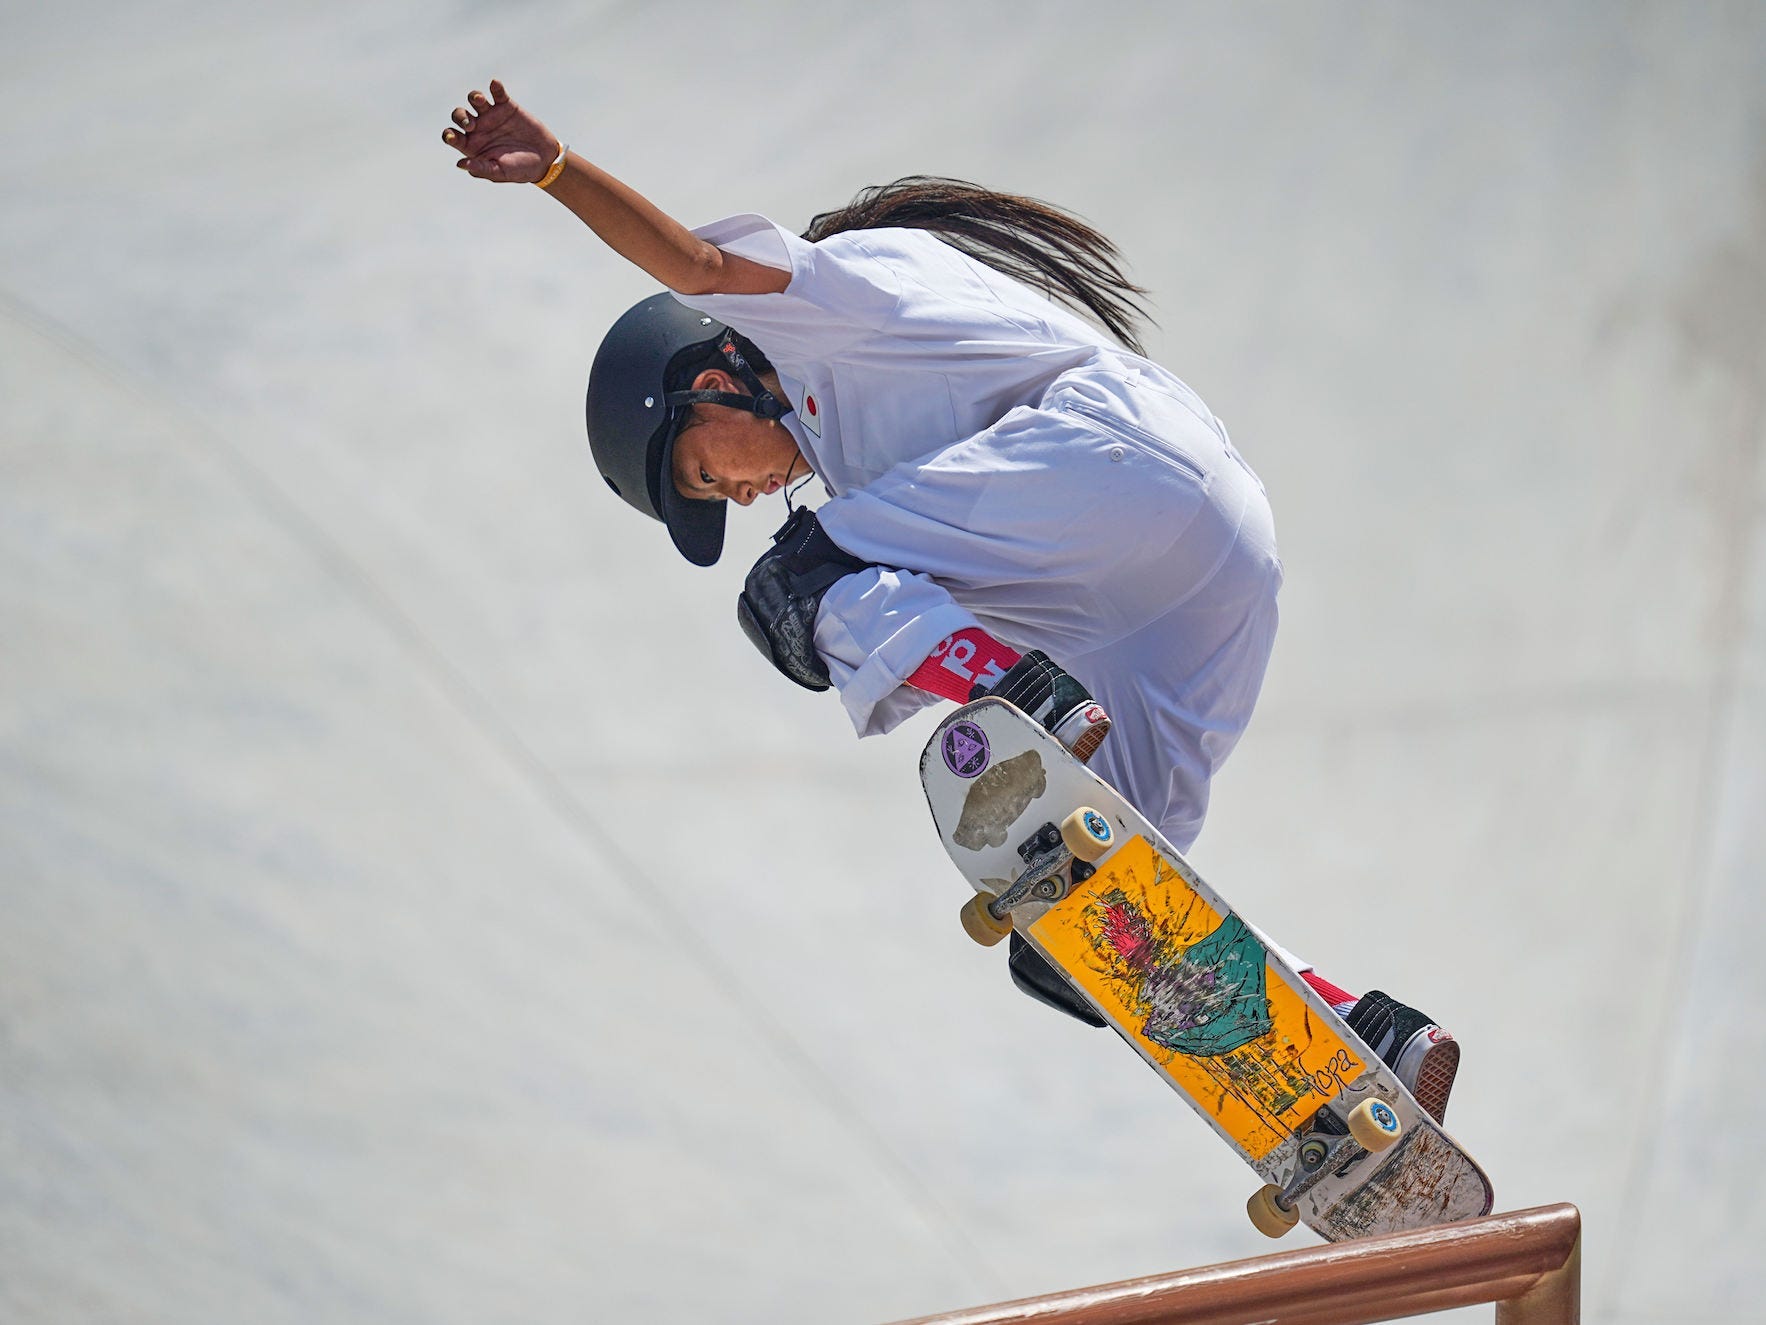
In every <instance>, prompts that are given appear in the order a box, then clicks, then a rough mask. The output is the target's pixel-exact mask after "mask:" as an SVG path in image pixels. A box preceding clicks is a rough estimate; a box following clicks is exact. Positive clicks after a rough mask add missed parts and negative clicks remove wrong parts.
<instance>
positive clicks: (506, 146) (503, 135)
mask: <svg viewBox="0 0 1766 1325" xmlns="http://www.w3.org/2000/svg"><path fill="white" fill-rule="evenodd" d="M466 102H467V105H469V106H471V107H472V109H471V110H467V109H466V107H465V106H456V107H454V113H453V115H452V117H451V118H452V119H453V121H454V126H455V127H453V128H451V129H444V130H443V131H442V141H443V142H444V143H446V144H447V145H448V146H449V147H452V148H454V149H455V150H456V151H458V152H459V153H460V159H459V160H458V161H456V162H455V163H454V164H455V165H457V166H459V167H460V169H461V170H464V171H465V172H466V173H467V174H469V175H472V176H474V177H475V178H477V179H489V180H495V181H496V182H497V183H499V184H534V183H538V182H539V180H541V179H542V178H544V177H545V174H546V171H547V170H548V169H550V167H551V165H552V162H553V161H554V160H555V159H556V158H557V156H558V152H559V148H560V143H559V140H558V139H557V138H556V137H554V136H553V134H552V131H551V130H550V129H548V128H547V127H546V126H545V125H543V124H541V123H540V122H539V121H538V120H537V119H535V118H534V117H533V116H532V115H529V114H528V113H527V112H526V111H525V110H523V109H521V107H520V106H517V105H516V104H515V103H514V102H513V101H511V100H510V99H509V93H508V91H507V90H505V88H504V87H503V85H502V83H500V82H498V81H497V80H496V79H494V78H493V79H491V94H490V96H488V97H487V96H485V94H484V93H482V92H474V93H472V95H470V96H469V97H467V98H466Z"/></svg>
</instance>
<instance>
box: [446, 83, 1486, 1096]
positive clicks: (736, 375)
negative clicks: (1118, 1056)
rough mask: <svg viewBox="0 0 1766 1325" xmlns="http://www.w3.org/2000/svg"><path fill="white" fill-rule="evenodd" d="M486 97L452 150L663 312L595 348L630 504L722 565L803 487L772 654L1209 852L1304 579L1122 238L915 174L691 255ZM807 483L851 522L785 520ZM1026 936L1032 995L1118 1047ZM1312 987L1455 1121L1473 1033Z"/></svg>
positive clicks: (782, 541)
mask: <svg viewBox="0 0 1766 1325" xmlns="http://www.w3.org/2000/svg"><path fill="white" fill-rule="evenodd" d="M467 102H468V104H467V106H465V107H457V108H456V109H455V110H454V112H453V115H452V120H453V124H452V126H451V127H450V128H448V129H447V130H446V131H445V132H444V133H443V135H442V137H443V139H444V141H445V142H447V143H448V144H449V145H450V146H452V147H454V148H455V149H456V150H457V151H458V152H459V153H460V158H459V160H458V162H457V163H456V164H457V165H458V166H459V167H460V168H461V169H463V170H465V171H466V172H467V173H469V174H471V175H473V176H475V177H476V178H479V179H486V180H492V181H496V182H499V183H518V184H529V185H538V186H539V187H540V188H541V189H542V190H545V191H546V192H548V193H550V194H551V196H552V197H553V198H554V199H556V200H557V201H558V202H559V203H561V204H563V205H564V206H565V207H566V208H568V209H569V210H570V211H571V212H572V213H573V214H574V215H576V216H577V217H578V218H579V219H580V220H581V221H583V223H584V224H586V225H587V226H588V227H589V228H590V229H591V230H593V231H594V232H595V234H596V235H598V236H599V237H600V238H601V240H602V241H603V242H605V243H606V244H607V245H608V246H609V247H611V248H612V249H613V250H614V251H615V252H616V253H618V254H620V255H621V256H622V257H624V258H626V259H628V260H629V261H631V262H633V263H634V264H636V265H637V266H638V267H640V268H642V269H643V270H644V271H645V272H647V273H649V275H651V276H652V277H654V278H655V279H656V280H658V281H659V282H661V284H663V285H664V286H666V287H667V289H668V291H670V292H671V293H661V294H657V295H654V296H652V297H650V298H648V299H645V300H643V301H642V302H640V303H639V304H637V305H636V306H635V307H633V308H632V309H630V310H629V311H628V312H626V313H625V314H624V315H623V316H622V317H621V318H620V319H619V320H618V321H617V322H616V323H615V324H614V326H613V328H612V329H611V330H610V331H609V332H608V333H607V336H606V338H605V339H604V340H603V342H602V345H601V348H600V350H599V351H598V353H597V354H596V356H595V362H594V366H593V368H592V370H591V373H590V378H589V390H588V403H587V416H588V431H589V442H590V447H591V449H592V451H593V453H594V457H595V462H596V464H597V466H598V467H599V469H600V472H601V474H602V477H603V478H604V479H605V481H606V482H607V485H608V486H609V487H610V488H612V489H613V491H614V492H615V493H616V494H617V495H618V496H619V497H621V498H623V499H624V500H625V501H626V502H627V503H628V504H629V505H631V506H633V507H635V508H636V509H637V510H639V511H641V512H643V513H644V514H645V515H647V516H650V517H651V518H653V519H656V520H660V521H661V522H662V523H663V524H664V525H665V526H666V528H667V530H668V532H669V535H670V536H671V538H672V539H673V541H674V544H675V546H676V547H677V548H678V549H679V550H680V552H681V553H682V554H683V555H685V556H686V557H687V558H688V560H690V561H692V562H694V563H696V564H698V565H711V564H712V563H714V562H715V561H716V560H717V559H718V556H719V554H720V552H721V551H722V547H723V534H724V519H725V514H726V512H727V510H728V506H729V503H731V502H734V503H736V504H738V505H742V506H746V505H749V504H751V503H752V502H754V501H755V500H756V498H758V497H761V496H764V495H768V494H772V493H775V492H783V493H784V494H785V505H786V508H787V514H788V519H787V521H786V524H785V526H784V528H783V529H781V530H780V532H779V533H778V534H777V535H775V542H774V546H773V547H772V549H771V550H770V551H768V552H767V553H766V554H764V555H763V556H762V557H761V558H760V560H759V561H758V562H757V563H756V564H755V566H754V568H753V569H752V570H751V571H750V572H749V575H748V577H747V581H746V584H745V587H744V589H743V592H742V595H741V598H740V602H739V605H738V616H739V619H740V621H741V624H742V626H743V629H744V630H745V631H746V632H747V634H748V635H749V637H750V638H751V639H752V640H753V641H754V643H755V644H756V645H757V647H759V648H760V650H761V651H762V653H763V654H765V655H766V656H767V657H768V658H769V659H770V660H771V661H772V662H773V663H774V664H775V665H776V666H777V667H778V668H779V670H780V671H781V672H783V673H784V674H785V675H786V676H788V677H790V678H791V679H792V680H794V681H796V682H797V683H799V684H801V685H805V686H808V687H810V688H812V689H827V688H829V687H830V686H833V687H836V688H837V689H838V690H839V692H840V698H841V702H842V704H843V705H844V706H845V708H846V711H847V713H848V715H849V716H850V717H851V719H852V722H853V725H854V727H855V728H856V729H857V731H858V733H859V734H860V735H861V736H867V735H871V734H874V733H877V732H883V731H888V730H889V729H891V728H892V727H894V726H895V725H897V724H898V723H900V722H901V721H902V720H903V719H904V718H906V717H907V716H909V715H910V714H911V713H913V712H914V711H915V710H917V709H919V708H920V707H922V706H924V705H926V704H928V703H931V702H933V701H934V700H935V699H937V698H939V697H944V698H949V699H954V700H957V701H959V702H961V701H966V700H968V699H970V698H972V697H974V696H977V695H979V694H982V693H993V694H996V695H999V696H1001V697H1003V698H1005V699H1008V700H1010V701H1012V702H1013V703H1014V704H1016V705H1017V706H1018V707H1019V708H1021V709H1023V710H1024V711H1025V712H1027V713H1030V714H1031V715H1032V716H1033V717H1035V718H1036V719H1038V720H1039V721H1040V722H1042V723H1043V725H1044V726H1045V727H1046V728H1047V729H1048V730H1050V731H1051V732H1053V733H1054V734H1055V735H1056V736H1057V737H1058V738H1059V739H1060V740H1061V741H1062V742H1063V744H1065V745H1066V746H1067V747H1068V748H1069V749H1071V750H1073V751H1074V752H1075V753H1076V754H1078V755H1079V756H1080V757H1081V758H1089V759H1090V760H1091V762H1092V766H1093V767H1094V769H1095V770H1096V771H1097V772H1098V773H1099V775H1100V776H1102V777H1103V778H1104V780H1105V781H1107V782H1109V783H1111V784H1112V785H1114V786H1115V787H1117V788H1118V789H1119V790H1120V791H1121V792H1122V793H1123V794H1124V795H1125V796H1126V797H1127V798H1128V799H1129V801H1130V802H1131V803H1133V804H1134V805H1136V806H1138V807H1139V808H1140V809H1141V810H1142V812H1143V813H1145V814H1146V815H1147V817H1148V818H1149V819H1151V820H1152V821H1153V822H1155V823H1156V824H1158V825H1159V826H1160V828H1161V830H1162V831H1163V832H1164V833H1165V835H1166V836H1167V837H1168V838H1169V839H1170V840H1171V842H1172V843H1173V845H1175V846H1176V847H1177V848H1178V850H1180V851H1187V850H1188V849H1189V847H1190V844H1191V843H1192V842H1193V841H1194V840H1195V838H1196V835H1197V833H1198V832H1199V831H1200V830H1201V826H1202V820H1203V816H1204V814H1205V813H1206V810H1207V805H1208V786H1209V781H1210V779H1211V778H1212V776H1213V774H1214V771H1215V770H1216V769H1217V768H1219V767H1220V765H1221V764H1222V762H1223V761H1224V760H1225V759H1226V757H1227V755H1228V754H1229V753H1230V752H1231V751H1232V749H1233V747H1234V745H1235V744H1236V743H1237V741H1238V739H1239V736H1240V734H1241V733H1242V732H1243V731H1244V729H1245V726H1246V724H1247V722H1248V721H1249V719H1250V716H1251V710H1252V708H1253V706H1254V704H1255V702H1256V699H1257V694H1258V690H1259V688H1260V686H1261V685H1262V681H1263V674H1264V669H1265V666H1266V665H1267V662H1268V658H1269V651H1270V647H1271V644H1272V643H1273V641H1274V637H1275V629H1276V592H1277V589H1278V588H1279V586H1280V583H1281V577H1282V569H1281V562H1280V560H1279V559H1278V558H1277V555H1276V549H1275V536H1274V527H1273V523H1272V520H1271V516H1270V512H1269V506H1268V502H1267V500H1266V498H1265V495H1264V490H1263V485H1262V483H1261V482H1260V481H1259V480H1258V478H1257V476H1256V475H1255V474H1254V473H1253V472H1252V471H1251V468H1250V467H1249V466H1248V465H1247V464H1246V463H1245V461H1244V459H1243V458H1242V457H1241V456H1240V455H1239V453H1238V451H1237V450H1236V449H1235V448H1234V447H1233V444H1232V442H1231V440H1230V439H1229V437H1228V436H1227V431H1226V428H1225V426H1224V425H1223V424H1222V423H1221V422H1220V420H1218V419H1217V418H1215V416H1214V415H1213V413H1212V412H1211V411H1210V410H1209V409H1208V407H1207V405H1205V404H1204V403H1203V402H1202V400H1201V398H1200V397H1199V396H1197V395H1196V393H1195V392H1194V391H1192V390H1190V388H1189V387H1188V386H1186V385H1185V384H1184V383H1183V382H1181V381H1179V380H1178V379H1177V378H1176V377H1174V376H1172V375H1171V374H1170V373H1169V372H1167V371H1166V370H1165V369H1163V368H1161V367H1159V366H1158V365H1157V364H1154V363H1152V362H1151V361H1149V360H1148V359H1146V358H1145V357H1144V356H1143V355H1142V354H1141V353H1140V350H1141V346H1140V344H1139V342H1138V341H1137V339H1136V337H1135V325H1136V322H1137V320H1138V318H1139V317H1140V316H1141V315H1142V312H1143V310H1142V308H1141V305H1140V303H1139V296H1141V295H1142V294H1143V293H1144V291H1142V290H1141V289H1140V288H1139V287H1137V286H1135V285H1133V284H1131V283H1130V282H1129V281H1128V279H1127V278H1126V277H1125V276H1124V275H1123V273H1122V271H1121V268H1120V267H1119V266H1118V264H1117V260H1116V250H1115V248H1114V246H1113V245H1112V244H1111V243H1110V242H1109V240H1108V239H1106V238H1105V237H1104V236H1102V235H1101V234H1099V233H1098V232H1097V231H1095V230H1093V229H1092V228H1091V227H1089V226H1088V225H1086V224H1085V223H1084V222H1082V221H1080V220H1079V219H1078V218H1077V217H1075V216H1073V215H1071V214H1069V213H1067V212H1064V211H1061V210H1059V209H1057V208H1054V207H1051V206H1049V205H1047V204H1044V203H1041V202H1037V201H1035V200H1033V199H1029V198H1023V197H1018V196H1014V195H1009V194H1002V193H996V192H993V191H990V190H987V189H984V188H980V187H977V186H975V185H970V184H965V183H961V182H959V181H954V180H944V179H934V178H927V177H918V176H916V177H910V178H908V179H904V180H900V181H897V182H896V183H894V184H891V185H885V186H882V187H879V188H873V189H869V190H866V191H865V192H863V193H861V194H860V195H859V196H858V197H857V198H856V199H855V200H854V201H853V202H851V203H850V204H848V205H847V206H845V207H842V208H839V209H837V210H835V211H832V212H826V213H823V214H821V215H819V216H817V217H815V218H814V220H813V221H812V222H811V223H810V226H809V229H808V230H807V231H806V232H805V233H804V234H803V235H802V236H799V235H796V234H793V233H791V232H790V231H787V230H785V229H783V228H782V227H780V226H777V225H775V224H774V223H773V222H771V221H769V220H766V219H765V218H763V217H760V216H754V215H737V216H732V217H729V218H727V219H725V220H722V221H717V222H714V223H712V224H711V225H708V226H702V227H700V228H699V229H697V230H688V229H687V228H686V227H685V226H683V225H682V224H680V223H679V222H677V221H675V220H674V219H672V218H671V217H669V216H667V215H665V214H664V213H663V212H662V211H660V210H659V209H658V208H657V207H656V206H655V205H654V204H652V203H650V202H649V201H648V200H647V199H645V198H644V197H642V196H641V195H639V194H638V193H637V192H635V191H634V190H632V189H631V188H630V187H628V186H627V185H625V184H623V183H621V182H620V181H618V180H616V179H614V178H613V177H612V176H610V175H609V174H607V173H606V172H605V171H603V170H601V169H600V168H599V167H597V166H595V165H594V164H593V163H591V162H590V161H588V160H586V159H584V158H583V157H582V156H580V155H578V154H576V153H574V152H571V151H570V150H569V149H568V148H567V147H566V146H565V145H564V144H563V142H562V141H561V140H560V139H559V138H557V137H556V136H555V135H554V134H553V133H552V132H551V130H550V129H548V128H547V127H546V126H545V125H544V124H543V123H541V122H540V121H539V120H538V119H537V118H535V117H534V116H533V115H532V114H530V113H529V112H527V111H525V110H524V109H522V108H521V107H520V106H518V105H517V104H516V103H515V102H514V101H513V100H511V99H510V97H509V95H508V93H507V91H506V90H505V89H504V87H503V86H502V84H501V83H498V82H494V81H493V82H492V83H491V84H490V93H489V95H486V94H485V93H483V92H476V91H475V92H473V93H472V94H471V95H470V96H469V97H468V98H467ZM1088 319H1089V320H1088ZM811 477H814V478H817V479H819V480H820V481H821V483H822V485H823V487H824V489H825V490H826V493H827V496H828V500H827V501H826V502H825V503H824V504H823V505H822V506H820V507H819V508H818V509H816V510H810V509H808V508H796V509H795V510H793V509H791V495H792V491H793V485H794V484H796V485H799V486H800V485H801V482H803V481H807V480H808V479H810V478H811ZM1057 659H1058V662H1057V661H1056V660H1057ZM1112 716H1113V717H1114V719H1115V720H1116V728H1115V735H1114V736H1112V737H1111V739H1110V740H1109V741H1108V742H1107V743H1106V742H1105V741H1104V736H1105V734H1106V733H1107V732H1109V731H1110V730H1111V717H1112ZM1013 937H1014V942H1013V944H1012V952H1011V956H1010V958H1009V968H1010V971H1011V974H1012V978H1013V980H1014V981H1015V982H1016V983H1017V984H1018V985H1019V987H1020V988H1022V989H1024V990H1025V991H1026V992H1027V993H1029V994H1031V995H1032V996H1033V997H1036V998H1038V999H1040V1000H1042V1001H1044V1002H1046V1003H1049V1004H1050V1005H1052V1006H1054V1007H1056V1008H1059V1009H1061V1010H1062V1011H1065V1012H1067V1013H1069V1014H1070V1015H1072V1016H1075V1017H1078V1018H1079V1019H1081V1020H1084V1021H1087V1022H1090V1023H1092V1024H1102V1023H1101V1022H1100V1021H1099V1020H1098V1018H1097V1017H1096V1015H1095V1014H1094V1013H1093V1012H1092V1011H1091V1009H1090V1008H1089V1007H1088V1006H1086V1004H1085V1003H1084V1002H1083V1000H1081V999H1080V998H1079V997H1078V996H1077V995H1076V994H1075V993H1074V992H1073V991H1072V990H1071V989H1070V987H1069V986H1068V985H1067V983H1066V981H1065V980H1064V979H1063V978H1062V977H1061V976H1060V975H1059V974H1058V973H1057V972H1055V971H1054V970H1053V969H1052V968H1051V967H1049V966H1047V964H1046V963H1044V962H1043V960H1042V959H1041V958H1040V957H1039V956H1037V954H1036V953H1035V952H1033V951H1032V950H1031V949H1030V948H1029V947H1028V946H1026V945H1024V944H1023V943H1021V942H1019V941H1018V940H1017V938H1016V936H1015V935H1014V936H1013ZM1293 964H1294V966H1295V967H1296V969H1299V970H1301V971H1302V972H1304V973H1305V978H1306V979H1307V980H1308V982H1309V983H1311V984H1312V985H1313V987H1314V988H1315V989H1317V990H1318V991H1319V992H1320V993H1321V995H1323V997H1325V999H1326V1000H1327V1001H1329V1002H1331V1003H1332V1004H1333V1005H1334V1006H1337V1007H1338V1008H1339V1010H1340V1011H1342V1012H1344V1013H1345V1014H1346V1016H1347V1019H1348V1021H1349V1024H1350V1026H1351V1028H1352V1029H1354V1030H1355V1031H1356V1032H1357V1033H1358V1034H1360V1035H1361V1036H1362V1038H1363V1039H1365V1040H1366V1041H1367V1042H1368V1044H1369V1045H1370V1047H1372V1048H1373V1049H1374V1050H1375V1052H1377V1053H1378V1054H1380V1056H1381V1057H1382V1058H1383V1059H1385V1061H1386V1062H1387V1063H1389V1064H1391V1065H1392V1066H1393V1068H1394V1069H1395V1070H1396V1071H1397V1073H1398V1075H1399V1076H1400V1078H1401V1079H1402V1080H1404V1082H1405V1084H1406V1085H1407V1086H1408V1087H1409V1088H1410V1089H1411V1090H1412V1092H1413V1094H1415V1095H1416V1097H1417V1101H1418V1103H1420V1104H1422V1105H1423V1106H1424V1107H1425V1108H1426V1109H1428V1111H1429V1112H1430V1113H1432V1114H1433V1115H1434V1116H1435V1117H1436V1118H1437V1119H1439V1118H1440V1117H1441V1116H1442V1114H1443V1112H1444V1111H1445V1108H1446V1104H1447V1097H1448V1093H1449V1091H1450V1090H1451V1088H1452V1084H1453V1078H1454V1074H1455V1072H1456V1070H1457V1066H1458V1061H1459V1046H1458V1045H1457V1044H1456V1043H1455V1042H1454V1040H1453V1037H1452V1036H1451V1035H1449V1034H1448V1033H1447V1032H1446V1031H1444V1030H1443V1029H1441V1028H1440V1027H1439V1026H1436V1025H1435V1024H1434V1023H1433V1022H1432V1021H1430V1019H1429V1018H1428V1017H1426V1016H1424V1015H1423V1014H1422V1013H1420V1012H1418V1011H1416V1010H1415V1009H1413V1008H1409V1007H1406V1006H1405V1005H1404V1004H1402V1003H1399V1002H1397V1001H1396V1000H1395V999H1391V998H1389V997H1387V996H1386V995H1384V994H1380V993H1377V992H1375V993H1369V994H1367V995H1365V996H1363V997H1362V998H1361V999H1359V1000H1357V999H1355V998H1353V997H1352V996H1350V995H1349V994H1347V993H1345V992H1344V991H1343V990H1341V989H1338V988H1337V987H1336V986H1334V985H1331V984H1330V983H1329V982H1327V981H1325V980H1323V979H1322V978H1321V977H1319V976H1318V975H1317V974H1316V973H1313V972H1311V971H1310V970H1309V969H1308V967H1307V965H1306V964H1305V963H1303V962H1300V961H1298V960H1296V961H1294V963H1293Z"/></svg>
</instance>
